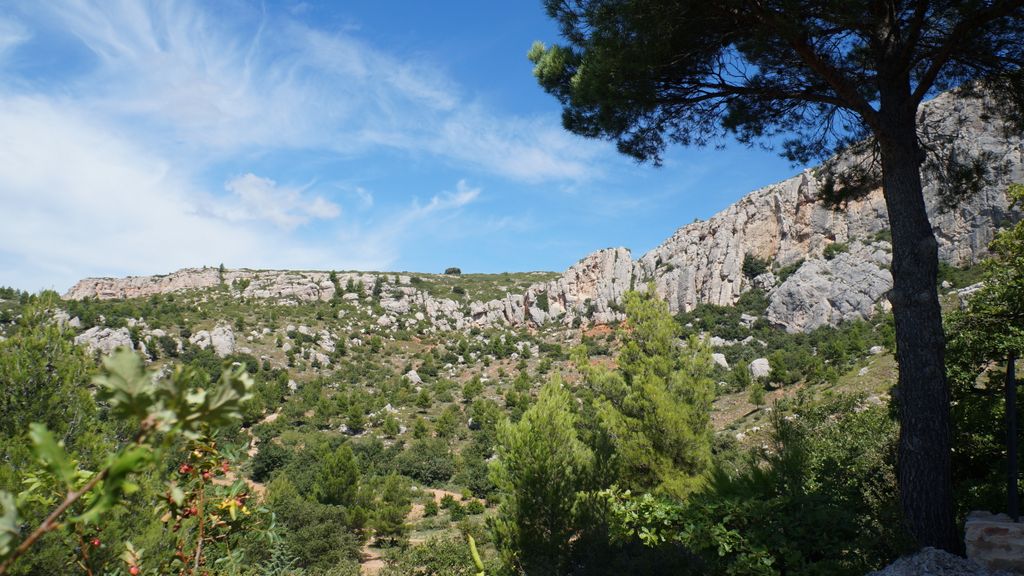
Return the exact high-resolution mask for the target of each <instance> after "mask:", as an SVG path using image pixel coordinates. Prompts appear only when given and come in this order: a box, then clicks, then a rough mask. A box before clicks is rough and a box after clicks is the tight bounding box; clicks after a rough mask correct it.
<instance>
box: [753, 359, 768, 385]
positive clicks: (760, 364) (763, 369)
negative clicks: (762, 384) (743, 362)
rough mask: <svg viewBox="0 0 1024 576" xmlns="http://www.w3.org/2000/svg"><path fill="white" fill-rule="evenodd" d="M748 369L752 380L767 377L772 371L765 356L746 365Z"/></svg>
mask: <svg viewBox="0 0 1024 576" xmlns="http://www.w3.org/2000/svg"><path fill="white" fill-rule="evenodd" d="M747 369H748V370H750V377H751V378H753V379H754V380H761V379H763V378H767V377H768V375H769V374H771V373H772V365H771V364H769V363H768V359H767V358H758V359H757V360H754V361H753V362H751V363H750V366H748V367H747Z"/></svg>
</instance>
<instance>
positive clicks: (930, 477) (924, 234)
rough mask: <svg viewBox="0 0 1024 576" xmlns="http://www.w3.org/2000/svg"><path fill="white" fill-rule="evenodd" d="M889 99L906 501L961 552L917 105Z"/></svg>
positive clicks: (887, 151)
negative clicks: (899, 102)
mask: <svg viewBox="0 0 1024 576" xmlns="http://www.w3.org/2000/svg"><path fill="white" fill-rule="evenodd" d="M900 100H902V101H903V102H907V101H909V99H907V100H903V99H902V98H900ZM901 103H902V102H901ZM887 104H889V103H888V102H886V101H885V98H884V96H883V100H882V110H881V114H882V116H883V118H884V121H885V126H886V133H885V134H884V135H879V144H880V147H881V161H882V185H883V190H884V195H885V203H886V207H887V208H888V211H889V224H890V227H891V228H892V245H893V255H892V277H893V289H892V291H891V292H890V293H889V300H890V302H891V303H892V310H893V317H894V319H895V323H896V359H897V362H898V363H899V383H898V386H897V390H896V399H897V405H898V410H899V419H900V438H899V450H898V454H897V469H898V474H899V492H900V502H901V505H902V508H903V517H904V520H905V522H906V523H907V529H908V530H909V532H910V534H911V536H912V537H913V538H914V539H915V540H916V543H917V545H918V546H919V547H925V546H933V547H935V548H940V549H943V550H947V551H950V552H954V553H959V552H960V550H961V549H962V546H961V543H960V538H959V534H958V532H957V530H956V525H955V523H954V518H953V481H952V468H951V455H950V447H951V433H950V410H949V386H948V384H947V382H946V369H945V360H944V350H945V336H944V334H943V330H942V313H941V309H940V307H939V299H938V292H937V290H936V277H937V273H938V244H937V242H936V240H935V234H934V233H933V232H932V227H931V223H930V222H929V221H928V214H927V211H926V209H925V203H924V193H923V190H922V185H921V171H920V165H921V160H922V158H923V155H922V152H921V150H920V147H919V145H918V141H917V125H916V111H915V110H913V109H912V108H911V107H909V106H887Z"/></svg>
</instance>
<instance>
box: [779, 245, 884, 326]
mask: <svg viewBox="0 0 1024 576" xmlns="http://www.w3.org/2000/svg"><path fill="white" fill-rule="evenodd" d="M891 260H892V256H891V254H890V248H889V244H888V242H877V243H873V244H861V243H859V242H858V243H855V244H853V245H852V246H851V248H850V251H849V252H846V253H842V254H839V255H837V256H836V257H835V258H833V259H831V260H825V259H815V260H810V261H808V262H805V263H804V264H803V265H802V266H800V268H799V269H797V271H796V272H795V273H793V275H792V276H790V277H789V278H787V279H786V281H785V282H783V283H782V284H781V285H780V286H779V287H778V288H776V289H775V290H773V291H772V292H771V294H770V296H769V305H768V320H769V321H771V322H773V323H775V324H777V325H780V326H783V327H784V328H785V329H786V331H787V332H806V331H809V330H813V329H815V328H818V327H820V326H825V325H835V324H838V323H839V322H841V321H844V320H857V319H862V318H868V317H870V316H871V315H872V314H873V313H874V311H875V306H876V305H878V303H879V302H881V301H883V297H884V295H885V293H886V292H887V291H888V290H889V288H891V287H892V274H891V273H890V272H889V263H890V262H891Z"/></svg>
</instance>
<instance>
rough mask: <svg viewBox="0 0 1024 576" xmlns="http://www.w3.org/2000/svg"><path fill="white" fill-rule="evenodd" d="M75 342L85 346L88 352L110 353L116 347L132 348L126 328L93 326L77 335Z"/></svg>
mask: <svg viewBox="0 0 1024 576" xmlns="http://www.w3.org/2000/svg"><path fill="white" fill-rule="evenodd" d="M75 344H79V345H82V346H85V348H86V349H87V350H89V353H90V354H91V353H95V352H97V351H98V352H100V353H101V354H110V353H111V352H113V351H114V350H116V349H118V348H122V347H123V348H128V349H129V350H131V349H134V348H135V346H134V345H133V344H132V336H131V333H130V332H129V331H128V329H127V328H101V327H99V326H93V327H92V328H89V329H88V330H86V331H85V332H82V333H81V334H79V335H78V336H75Z"/></svg>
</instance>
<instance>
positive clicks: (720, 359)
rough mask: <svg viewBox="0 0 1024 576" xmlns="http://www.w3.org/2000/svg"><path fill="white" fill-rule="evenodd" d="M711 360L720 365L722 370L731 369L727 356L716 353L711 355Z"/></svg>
mask: <svg viewBox="0 0 1024 576" xmlns="http://www.w3.org/2000/svg"><path fill="white" fill-rule="evenodd" d="M711 359H712V360H714V362H715V364H718V365H719V366H721V367H722V368H725V369H726V370H728V369H729V361H728V360H726V359H725V354H719V353H718V352H715V353H714V354H712V355H711Z"/></svg>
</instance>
